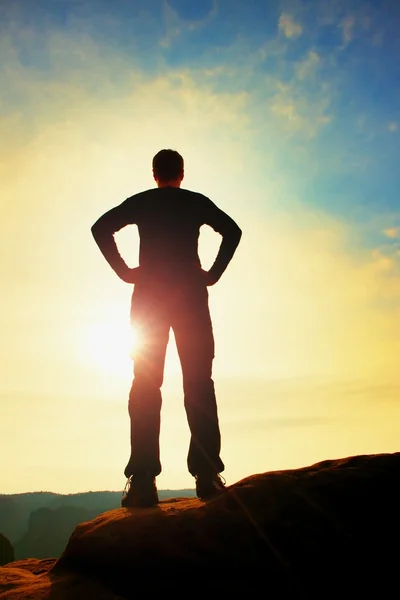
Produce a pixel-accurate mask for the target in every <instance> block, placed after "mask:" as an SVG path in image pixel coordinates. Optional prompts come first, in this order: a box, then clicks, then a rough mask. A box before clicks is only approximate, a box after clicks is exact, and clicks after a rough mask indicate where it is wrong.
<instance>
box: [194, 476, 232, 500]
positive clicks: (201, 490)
mask: <svg viewBox="0 0 400 600" xmlns="http://www.w3.org/2000/svg"><path fill="white" fill-rule="evenodd" d="M225 491H226V487H225V480H224V479H223V478H222V477H221V475H219V473H214V474H211V475H210V474H207V475H196V494H197V497H198V498H200V500H211V499H212V498H216V496H219V495H220V494H223V493H224V492H225Z"/></svg>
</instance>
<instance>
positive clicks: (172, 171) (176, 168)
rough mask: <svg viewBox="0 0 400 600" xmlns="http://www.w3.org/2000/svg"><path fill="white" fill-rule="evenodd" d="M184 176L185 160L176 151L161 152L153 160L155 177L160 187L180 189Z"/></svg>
mask: <svg viewBox="0 0 400 600" xmlns="http://www.w3.org/2000/svg"><path fill="white" fill-rule="evenodd" d="M183 175H184V165H183V158H182V156H181V155H180V154H179V152H177V151H176V150H160V152H157V154H156V155H155V156H154V158H153V176H154V179H155V180H156V182H157V185H158V187H165V186H167V185H168V186H171V187H179V186H180V184H181V182H182V179H183Z"/></svg>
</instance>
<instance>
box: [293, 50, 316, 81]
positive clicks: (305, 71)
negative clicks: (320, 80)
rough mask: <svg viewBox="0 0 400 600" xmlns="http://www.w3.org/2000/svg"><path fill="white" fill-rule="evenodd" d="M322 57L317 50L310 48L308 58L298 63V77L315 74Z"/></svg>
mask: <svg viewBox="0 0 400 600" xmlns="http://www.w3.org/2000/svg"><path fill="white" fill-rule="evenodd" d="M320 61H321V59H320V56H319V54H318V53H317V52H316V51H315V50H309V51H308V54H307V56H306V58H304V59H303V60H300V61H299V62H297V63H296V66H295V72H296V75H297V78H298V79H307V78H308V77H310V76H311V75H313V74H314V73H315V71H316V69H317V67H318V65H319V63H320Z"/></svg>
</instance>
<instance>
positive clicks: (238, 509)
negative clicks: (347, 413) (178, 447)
mask: <svg viewBox="0 0 400 600" xmlns="http://www.w3.org/2000/svg"><path fill="white" fill-rule="evenodd" d="M399 474H400V453H396V454H381V455H371V456H355V457H350V458H345V459H340V460H328V461H324V462H321V463H318V464H316V465H312V466H310V467H305V468H302V469H296V470H286V471H280V472H271V473H264V474H259V475H253V476H251V477H248V478H246V479H243V480H242V481H239V482H238V483H236V484H234V485H232V486H230V487H229V488H228V490H227V492H226V493H225V494H224V495H223V496H220V497H219V498H217V499H215V500H213V501H211V502H208V503H206V504H204V503H202V502H200V501H199V500H197V499H176V500H175V501H171V500H167V501H163V502H161V503H160V505H159V507H157V508H153V509H141V510H140V509H122V508H120V509H116V510H112V511H109V512H106V513H104V514H102V515H100V516H98V517H97V518H95V519H94V520H92V521H89V522H87V523H83V524H81V525H79V526H78V527H76V529H75V531H74V533H73V535H72V536H71V538H70V540H69V542H68V544H67V546H66V548H65V550H64V552H63V554H62V555H61V557H60V558H59V559H58V560H55V559H53V560H50V559H49V560H41V561H40V560H34V559H30V560H25V561H19V562H14V563H11V564H8V565H7V566H5V567H3V568H2V569H0V599H4V600H5V599H7V600H17V599H18V600H22V599H24V600H39V599H40V600H67V599H74V600H83V599H85V600H86V599H87V598H93V599H96V600H117V599H119V600H124V599H126V600H128V599H131V598H132V599H133V598H136V597H137V595H138V593H140V592H141V591H144V592H145V593H146V594H147V593H150V594H151V595H153V594H160V593H163V594H165V593H168V592H170V593H172V594H173V595H174V596H175V597H184V596H188V595H190V596H191V597H193V596H194V597H195V598H197V597H199V598H200V597H202V596H204V595H205V594H207V596H209V595H210V594H211V596H213V595H214V594H215V593H216V592H218V593H224V594H226V595H228V594H229V595H231V594H239V593H240V594H246V595H249V594H257V595H258V594H261V595H262V596H269V597H270V598H296V600H297V599H298V598H315V599H317V598H318V599H320V598H331V597H332V598H335V597H336V598H337V597H339V596H340V597H341V598H351V597H357V598H361V597H364V596H365V597H367V596H368V597H370V596H372V595H373V593H374V592H373V590H374V589H375V591H376V592H377V593H378V596H377V597H380V598H386V597H389V594H390V592H391V590H392V588H393V590H395V589H397V580H398V575H397V572H398V561H399V550H398V539H399V534H400V517H399V506H400V502H399V501H400V486H399V485H398V479H399Z"/></svg>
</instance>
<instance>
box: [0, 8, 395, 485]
mask: <svg viewBox="0 0 400 600" xmlns="http://www.w3.org/2000/svg"><path fill="white" fill-rule="evenodd" d="M399 25H400V6H398V5H397V3H395V2H392V1H390V0H386V1H385V0H382V1H379V2H377V1H372V0H371V1H370V2H367V1H358V0H326V1H325V0H315V1H312V2H310V1H309V0H308V1H306V0H296V1H294V0H293V1H292V0H288V1H285V0H272V1H271V2H268V3H267V2H261V1H257V0H246V1H244V0H197V1H196V2H191V1H189V0H129V1H128V0H114V1H113V2H112V3H110V2H108V1H106V0H15V1H14V2H9V1H7V0H0V207H1V215H2V218H1V220H0V251H1V263H0V265H1V267H0V268H1V272H0V277H1V286H2V288H1V289H2V294H1V310H0V328H1V342H0V343H1V345H0V358H1V363H2V376H1V380H0V473H1V478H0V493H19V492H28V491H41V490H46V491H53V492H59V493H73V492H82V491H89V490H119V489H121V490H122V488H123V487H124V485H125V480H124V476H123V469H124V467H125V464H126V462H127V458H128V456H129V417H128V408H127V403H128V393H129V388H130V385H131V379H132V363H131V359H130V357H129V346H130V327H129V306H130V298H131V293H132V286H130V285H128V284H125V283H123V282H122V281H120V280H119V279H118V278H117V277H116V275H115V274H114V273H113V271H112V270H111V269H110V267H109V266H108V265H107V263H106V262H105V261H104V259H103V257H102V256H101V254H100V252H99V250H98V248H97V246H96V244H95V243H94V241H93V238H92V235H91V232H90V227H91V225H92V224H93V223H94V222H95V221H96V220H97V218H98V217H99V216H100V215H101V214H103V213H104V212H105V211H106V210H108V209H109V208H111V207H112V206H116V205H117V204H120V202H122V201H123V200H124V199H125V198H127V197H128V196H131V195H133V194H134V193H137V192H140V191H142V190H145V189H149V188H152V187H154V186H155V183H154V180H153V179H152V173H151V160H152V157H153V156H154V154H156V152H158V150H160V149H161V148H173V149H176V150H178V151H179V152H180V153H181V154H182V155H183V157H184V160H185V179H184V182H183V184H182V186H183V187H184V188H187V189H193V190H195V191H199V192H201V193H203V194H205V195H206V196H208V197H210V198H211V199H212V200H213V201H214V202H215V203H216V204H217V205H218V206H219V207H220V208H222V209H223V210H224V211H226V212H227V213H228V214H230V215H231V216H232V217H233V218H234V219H235V220H236V221H237V223H238V224H239V225H240V227H241V228H242V230H243V237H242V241H241V243H240V246H239V248H238V250H237V252H236V255H235V257H234V259H233V260H232V263H231V264H230V266H229V268H228V270H227V271H226V273H225V274H224V276H223V278H222V279H221V280H220V282H218V284H217V285H216V286H214V287H212V288H210V290H209V292H210V309H211V314H212V318H213V323H214V332H215V341H216V358H215V361H214V380H215V386H216V391H217V400H218V408H219V418H220V426H221V433H222V459H223V460H224V462H225V465H226V470H225V473H224V475H225V477H226V479H227V483H228V484H230V483H234V482H235V481H237V480H239V479H241V478H243V477H246V476H248V475H252V474H254V473H260V472H266V471H270V470H276V469H288V468H297V467H302V466H306V465H308V464H312V463H315V462H317V461H320V460H324V459H328V458H333V459H334V458H341V457H344V456H349V455H354V454H372V453H384V452H396V451H398V450H399V446H398V440H399V439H400V372H399V371H400V369H399V367H398V362H399V352H400V278H399V275H400V201H399V190H400V174H399V169H398V164H397V157H398V156H399V153H400V84H399V81H400V77H399V75H400V64H399V61H398V57H399V52H400V38H399V36H398V30H399ZM116 241H117V243H118V246H119V248H120V250H121V253H122V254H123V256H124V258H125V259H126V261H127V262H128V264H129V265H130V266H132V267H134V266H136V265H137V261H138V243H139V240H138V234H137V229H136V228H135V227H134V226H129V227H127V228H125V229H124V230H122V231H121V232H119V233H118V234H116ZM220 241H221V238H220V236H219V235H218V234H216V233H215V232H214V231H213V230H211V229H210V228H207V227H204V228H202V230H201V235H200V246H199V249H200V257H201V260H202V265H203V268H208V267H209V266H211V264H212V262H213V259H214V257H215V255H216V252H217V250H218V247H219V243H220ZM188 443H189V430H188V426H187V422H186V416H185V413H184V409H183V394H182V382H181V373H180V367H179V362H178V359H177V354H176V349H175V347H174V343H173V336H172V338H171V343H170V345H169V347H168V354H167V364H166V369H165V383H164V386H163V410H162V433H161V457H162V464H163V472H162V474H161V475H160V476H159V478H158V479H157V485H158V487H159V488H160V489H163V488H175V489H177V488H184V487H193V483H194V482H193V479H192V477H191V476H190V475H189V474H188V472H187V468H186V454H187V449H188Z"/></svg>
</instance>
